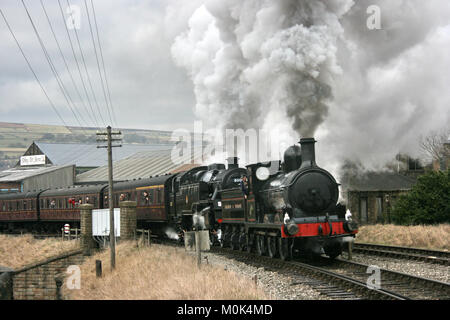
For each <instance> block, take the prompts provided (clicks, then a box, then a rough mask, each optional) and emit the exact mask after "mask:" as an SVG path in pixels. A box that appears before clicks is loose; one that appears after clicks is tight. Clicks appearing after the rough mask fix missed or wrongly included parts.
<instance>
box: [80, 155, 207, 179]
mask: <svg viewBox="0 0 450 320" xmlns="http://www.w3.org/2000/svg"><path fill="white" fill-rule="evenodd" d="M171 152H172V149H169V150H152V151H142V152H139V153H136V154H134V155H132V156H129V157H128V158H126V159H122V160H119V161H114V164H113V176H114V181H125V180H131V179H139V178H148V177H150V176H155V175H161V174H165V173H171V172H175V171H178V169H179V168H184V169H185V168H187V167H190V168H191V167H195V166H198V165H197V164H194V163H192V162H193V161H192V160H191V159H192V157H184V158H182V160H183V161H182V163H181V164H177V163H174V162H173V161H172V158H171ZM194 158H195V159H197V158H198V157H197V156H196V155H195V157H194ZM186 163H188V164H186ZM102 181H108V166H102V167H99V168H96V169H92V170H89V171H87V172H84V173H82V174H79V175H77V177H76V183H78V184H79V183H92V182H102Z"/></svg>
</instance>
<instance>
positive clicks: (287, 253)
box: [277, 237, 292, 261]
mask: <svg viewBox="0 0 450 320" xmlns="http://www.w3.org/2000/svg"><path fill="white" fill-rule="evenodd" d="M277 240H278V248H279V251H280V259H281V260H283V261H286V260H290V259H291V258H292V242H291V240H290V239H287V238H281V237H278V239H277Z"/></svg>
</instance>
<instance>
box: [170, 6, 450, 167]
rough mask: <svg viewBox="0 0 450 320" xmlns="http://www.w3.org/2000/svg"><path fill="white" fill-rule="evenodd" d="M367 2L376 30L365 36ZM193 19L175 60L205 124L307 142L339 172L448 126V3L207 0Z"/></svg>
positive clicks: (178, 41)
mask: <svg viewBox="0 0 450 320" xmlns="http://www.w3.org/2000/svg"><path fill="white" fill-rule="evenodd" d="M371 5H377V6H378V7H379V8H380V10H381V11H380V12H381V28H382V29H381V30H370V29H369V28H367V23H366V22H367V19H368V18H369V15H368V14H367V11H366V10H367V8H368V7H369V6H371ZM190 8H191V9H192V5H191V7H190ZM171 12H173V11H171ZM183 12H186V10H185V11H183ZM192 12H193V13H192V15H191V16H190V18H189V21H188V24H187V25H188V26H187V29H186V30H184V31H183V32H181V33H180V34H179V35H178V36H177V37H176V38H175V41H174V43H173V46H172V56H173V58H174V61H175V62H176V64H177V65H179V66H181V67H183V68H185V69H186V70H187V72H188V74H189V75H190V77H191V79H192V82H193V85H194V91H195V95H196V106H195V112H196V115H197V117H199V118H200V119H202V120H204V123H205V125H209V126H210V127H217V128H222V129H223V128H243V129H246V128H256V129H257V128H263V129H269V131H270V130H271V129H278V130H279V129H282V130H283V132H284V133H285V134H286V135H290V136H292V135H296V136H297V137H306V136H313V135H314V136H315V137H316V138H317V139H318V140H319V142H320V143H319V144H318V145H317V154H318V155H317V157H318V160H319V162H320V163H319V164H320V165H323V166H326V167H327V169H328V168H330V169H331V171H332V173H334V174H336V173H337V171H338V170H337V169H338V167H339V166H340V164H342V163H343V161H344V160H345V159H346V158H350V159H352V160H360V161H361V162H362V163H363V164H364V166H366V167H367V168H374V167H377V166H379V165H382V164H384V162H386V161H389V160H391V159H393V157H394V156H395V154H396V153H398V152H399V151H400V152H409V153H411V154H412V155H414V154H417V152H418V140H419V137H420V135H426V134H427V133H428V132H429V131H430V130H432V129H434V130H438V129H441V128H444V127H446V126H448V123H450V117H449V112H448V106H449V105H450V94H449V93H448V92H449V91H448V84H449V83H450V73H449V72H448V71H447V70H450V55H449V54H448V49H449V48H450V23H449V21H450V3H449V2H448V1H446V0H430V1H421V0H408V1H401V0H397V1H392V0H361V1H352V0H303V1H297V0H284V1H269V0H250V1H240V0H228V1H222V0H209V1H200V2H198V3H197V9H196V10H192Z"/></svg>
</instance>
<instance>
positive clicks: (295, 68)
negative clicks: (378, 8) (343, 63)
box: [172, 0, 352, 136]
mask: <svg viewBox="0 0 450 320" xmlns="http://www.w3.org/2000/svg"><path fill="white" fill-rule="evenodd" d="M351 3H352V1H342V0H340V1H325V0H324V1H317V0H310V1H295V0H292V1H239V0H234V1H221V0H214V1H206V2H205V3H204V4H203V5H202V6H200V7H199V8H198V9H197V10H196V11H195V12H194V14H193V15H192V16H191V18H190V20H189V30H187V31H186V32H184V33H182V34H181V35H180V36H178V37H177V38H176V40H175V43H174V45H173V47H172V54H173V57H174V59H175V61H176V63H177V64H178V65H180V66H183V67H185V68H186V70H187V71H188V73H189V74H190V76H191V78H192V81H193V83H194V90H195V94H196V98H197V105H196V110H195V111H196V114H197V116H198V117H200V118H201V119H203V120H205V122H206V123H208V124H209V125H210V126H211V127H219V128H243V129H247V128H261V127H263V126H267V125H271V121H270V118H271V117H270V113H273V112H274V111H275V112H277V113H278V112H281V114H284V115H286V116H287V117H288V119H290V122H291V125H292V127H293V128H294V129H295V130H296V131H297V132H299V133H300V134H301V135H302V136H310V135H312V134H313V133H314V131H315V129H316V128H317V126H318V125H319V124H320V123H321V122H322V121H323V119H324V118H325V116H326V115H327V109H328V108H327V106H326V103H325V102H326V100H327V99H329V98H331V88H330V86H329V84H327V82H328V81H327V80H329V79H330V78H331V77H332V76H333V75H336V74H339V73H341V69H340V68H339V66H338V65H337V63H336V52H337V40H338V38H339V36H340V35H341V34H342V32H343V29H342V27H341V25H340V23H339V18H340V17H341V16H342V14H344V13H345V12H346V11H347V10H348V9H349V8H350V5H351ZM206 120H207V121H206Z"/></svg>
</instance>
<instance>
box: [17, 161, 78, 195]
mask: <svg viewBox="0 0 450 320" xmlns="http://www.w3.org/2000/svg"><path fill="white" fill-rule="evenodd" d="M74 181H75V166H68V167H64V168H61V169H57V170H55V171H52V172H48V173H45V174H41V175H37V176H34V177H30V178H27V179H25V180H24V181H23V182H22V183H23V191H24V192H26V191H32V190H39V189H47V188H57V187H68V186H73V185H74Z"/></svg>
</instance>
